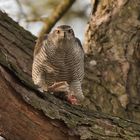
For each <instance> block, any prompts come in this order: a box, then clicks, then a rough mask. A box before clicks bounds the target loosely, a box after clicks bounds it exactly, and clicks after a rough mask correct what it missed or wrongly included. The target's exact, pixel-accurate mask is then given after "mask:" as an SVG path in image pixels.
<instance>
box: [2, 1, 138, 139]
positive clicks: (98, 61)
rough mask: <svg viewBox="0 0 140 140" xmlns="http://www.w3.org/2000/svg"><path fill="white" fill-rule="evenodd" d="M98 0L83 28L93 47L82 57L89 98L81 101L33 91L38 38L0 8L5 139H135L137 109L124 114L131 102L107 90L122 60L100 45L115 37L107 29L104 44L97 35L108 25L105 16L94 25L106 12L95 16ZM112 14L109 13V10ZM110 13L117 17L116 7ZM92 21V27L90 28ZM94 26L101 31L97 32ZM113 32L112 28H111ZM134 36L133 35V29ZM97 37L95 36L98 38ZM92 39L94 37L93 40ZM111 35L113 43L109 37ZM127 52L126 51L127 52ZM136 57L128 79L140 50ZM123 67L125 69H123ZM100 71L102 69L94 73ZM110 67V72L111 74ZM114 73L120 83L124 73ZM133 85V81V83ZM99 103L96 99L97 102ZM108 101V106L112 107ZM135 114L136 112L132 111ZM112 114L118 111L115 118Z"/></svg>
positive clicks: (134, 73) (86, 93) (87, 42)
mask: <svg viewBox="0 0 140 140" xmlns="http://www.w3.org/2000/svg"><path fill="white" fill-rule="evenodd" d="M112 3H113V2H112ZM101 4H102V3H100V2H99V3H95V5H96V6H97V8H95V10H93V15H92V17H94V18H91V20H90V22H89V29H90V30H89V29H88V30H87V40H88V39H90V40H88V41H86V44H87V45H86V47H87V48H91V49H92V50H95V51H94V52H92V51H90V49H87V50H88V52H89V56H88V57H86V64H85V69H86V73H85V81H84V84H83V87H84V91H85V95H86V97H87V101H86V103H85V106H74V105H70V104H68V103H67V102H65V101H62V100H61V99H59V98H57V97H55V96H54V95H51V94H49V93H45V94H41V93H40V92H39V91H37V90H36V87H35V86H34V85H33V83H32V80H31V66H32V54H33V46H34V45H35V39H36V38H35V37H34V36H33V35H31V34H30V33H29V32H27V31H25V30H24V29H23V28H22V27H20V26H19V25H18V24H17V23H15V22H14V21H13V20H12V19H11V18H9V17H8V16H7V15H6V14H5V13H2V12H0V135H1V136H3V137H5V138H6V139H8V140H19V139H20V140H25V139H26V140H50V139H52V140H78V139H91V140H95V139H96V140H97V139H98V140H123V139H126V140H129V139H130V140H139V138H140V124H139V123H138V115H137V114H138V111H137V110H134V109H133V110H134V111H135V112H132V111H131V113H133V114H130V115H132V119H134V118H135V120H133V121H132V120H130V119H128V118H127V116H126V114H127V113H128V112H129V113H130V111H129V110H130V109H131V108H132V106H131V103H132V101H131V102H130V101H129V104H130V105H129V106H130V107H129V108H128V104H127V105H122V104H121V103H119V101H120V100H118V98H117V97H119V96H116V94H115V93H110V88H112V87H111V86H110V84H111V82H112V81H108V80H110V79H111V80H112V76H114V73H115V72H118V70H117V69H119V68H120V64H119V62H120V61H119V60H114V59H113V60H114V61H113V60H112V59H111V58H110V59H109V58H108V57H109V55H107V54H106V47H105V48H104V46H103V45H107V44H106V43H108V44H112V43H115V40H114V39H113V37H112V38H111V37H110V34H107V33H106V35H105V36H102V37H106V36H107V37H108V38H109V37H110V38H109V39H110V40H108V42H106V43H105V44H104V43H102V42H101V40H100V39H101V37H100V36H99V35H101V34H102V32H103V31H104V29H105V27H106V26H107V25H108V24H107V23H106V20H105V21H104V20H103V21H102V22H101V24H100V25H99V24H98V25H99V26H98V25H96V22H95V21H94V22H93V21H92V20H94V19H95V18H96V16H97V17H98V18H99V19H100V18H101V19H102V16H104V15H102V16H99V15H98V14H99V13H98V12H99V9H98V8H99V7H100V6H101ZM127 4H129V3H126V4H125V5H122V6H124V9H125V7H126V6H127ZM111 6H112V5H110V7H111ZM130 6H131V5H130ZM100 9H102V8H100ZM104 9H105V8H104ZM119 10H120V9H119ZM104 14H107V13H104ZM111 14H113V11H112V13H111ZM114 15H116V16H117V11H116V13H114ZM114 15H113V16H114ZM113 16H112V18H113ZM116 18H117V17H116ZM118 18H119V17H118ZM103 19H104V18H103ZM111 20H112V19H111ZM116 21H117V20H116ZM110 22H111V21H110ZM94 24H95V25H94ZM133 25H134V24H133ZM93 26H95V27H94V28H91V27H93ZM100 26H101V27H100ZM102 26H104V28H102ZM108 26H109V25H108ZM108 26H107V27H106V28H110V30H112V28H113V27H112V26H111V25H110V26H109V27H108ZM99 27H100V28H99ZM97 29H98V30H99V32H96V30H97ZM100 30H101V31H100ZM110 30H108V31H110ZM90 31H91V32H90ZM112 31H114V32H115V30H112ZM132 31H133V30H132ZM132 31H131V32H132ZM91 33H92V34H91ZM93 34H94V36H93ZM121 34H122V33H121ZM116 36H117V35H116ZM133 36H137V35H136V34H135V35H133ZM97 37H99V38H98V39H97ZM118 37H119V38H118V41H120V40H121V37H120V35H119V36H118ZM93 38H95V39H94V40H93ZM134 38H135V37H134ZM112 39H113V41H114V42H112ZM119 39H120V40H119ZM132 40H133V39H132ZM116 41H117V40H116ZM133 43H134V41H133ZM97 44H98V45H97ZM117 44H118V43H117ZM96 45H97V46H96ZM100 45H101V46H102V49H101V50H102V51H101V50H100V47H101V46H100ZM113 47H114V48H116V47H117V46H116V45H115V44H114V45H113V46H112V49H113ZM119 47H120V46H119ZM127 47H128V46H127ZM131 47H132V49H133V47H136V46H131ZM122 48H123V46H122ZM104 49H105V50H104ZM109 49H111V48H109ZM116 49H117V48H116ZM99 50H100V51H99ZM103 52H104V53H103ZM136 53H137V52H136ZM129 54H130V52H128V56H129ZM130 55H131V54H130ZM107 56H108V57H107ZM114 57H115V56H113V55H112V58H114ZM134 58H135V59H133V61H134V62H135V63H134V62H133V69H132V70H131V71H130V72H129V73H130V75H129V77H132V78H133V75H135V76H136V72H138V71H136V70H137V69H136V68H137V67H136V66H138V65H137V63H138V62H137V63H136V60H138V54H137V55H135V57H134ZM106 59H107V61H106ZM131 59H132V58H131ZM117 61H118V63H117ZM128 63H130V62H128ZM122 64H123V63H122ZM129 65H130V64H129ZM134 66H135V67H134ZM121 67H122V68H123V67H124V68H125V63H124V66H123V65H121ZM99 70H100V71H99ZM107 70H108V71H107ZM111 70H112V71H111ZM113 70H114V71H113ZM124 70H126V68H125V69H124ZM98 71H99V72H100V73H98ZM110 71H111V72H112V73H111V74H112V75H111V76H110ZM101 72H103V73H101ZM124 72H125V71H124ZM102 74H104V75H102ZM120 74H121V73H120ZM124 76H125V75H124ZM127 76H128V75H126V77H127ZM113 78H114V81H117V82H118V81H119V78H122V77H120V75H118V77H116V75H115V77H113ZM115 78H118V79H115ZM137 78H138V77H137ZM128 81H129V80H127V82H128ZM122 82H123V81H122ZM128 83H129V82H128ZM131 83H132V85H133V84H134V80H132V81H131ZM116 85H117V84H116ZM134 85H135V86H136V84H134ZM130 87H131V86H130ZM130 87H129V88H130ZM129 88H128V89H129ZM112 89H114V88H112ZM120 89H121V88H120ZM120 92H121V90H120ZM89 93H90V94H89ZM121 93H122V92H121ZM121 93H120V94H121ZM125 95H126V94H125ZM101 97H102V98H101ZM104 98H105V99H106V100H105V99H104ZM129 98H130V97H129ZM137 100H138V98H137ZM97 102H98V104H96V103H97ZM117 103H119V106H117ZM133 104H134V103H133ZM133 104H132V105H133ZM135 105H137V103H135ZM110 106H112V107H111V109H110ZM116 107H117V110H116ZM124 107H125V108H127V110H126V109H124ZM107 109H108V110H107ZM136 109H137V108H136ZM95 110H96V111H95ZM116 111H117V113H118V112H119V114H116ZM136 111H137V112H136ZM108 113H110V115H108ZM134 113H135V114H136V115H134ZM111 114H113V115H116V116H117V115H118V117H115V116H113V115H111ZM122 114H125V115H122Z"/></svg>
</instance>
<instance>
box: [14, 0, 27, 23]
mask: <svg viewBox="0 0 140 140" xmlns="http://www.w3.org/2000/svg"><path fill="white" fill-rule="evenodd" d="M15 2H16V3H17V5H18V7H19V10H20V14H21V15H22V16H23V17H24V18H25V19H27V15H26V14H25V13H24V10H23V8H22V5H21V3H20V1H19V0H15ZM20 14H18V15H19V16H18V22H19V21H20V17H21V16H20Z"/></svg>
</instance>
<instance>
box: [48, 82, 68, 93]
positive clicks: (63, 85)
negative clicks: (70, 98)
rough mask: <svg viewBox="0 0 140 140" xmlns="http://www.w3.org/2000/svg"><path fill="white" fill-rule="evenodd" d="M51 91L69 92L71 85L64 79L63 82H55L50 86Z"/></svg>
mask: <svg viewBox="0 0 140 140" xmlns="http://www.w3.org/2000/svg"><path fill="white" fill-rule="evenodd" d="M48 90H49V91H52V92H65V93H68V92H69V85H68V83H67V82H66V81H62V82H55V83H54V84H53V85H51V86H49V87H48Z"/></svg>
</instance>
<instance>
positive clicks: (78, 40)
mask: <svg viewBox="0 0 140 140" xmlns="http://www.w3.org/2000/svg"><path fill="white" fill-rule="evenodd" d="M76 41H77V43H78V45H79V46H80V47H81V49H82V51H83V52H84V49H83V46H82V44H81V41H80V39H78V38H76Z"/></svg>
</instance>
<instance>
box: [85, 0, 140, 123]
mask: <svg viewBox="0 0 140 140" xmlns="http://www.w3.org/2000/svg"><path fill="white" fill-rule="evenodd" d="M85 50H86V53H87V54H88V58H87V61H86V66H85V67H86V76H85V88H86V89H87V87H88V90H86V91H85V93H86V95H87V97H89V96H90V98H89V102H88V107H89V108H90V109H93V110H98V111H101V112H104V113H108V114H113V115H115V116H119V117H122V118H125V119H131V120H133V121H135V122H137V123H140V1H139V0H124V1H122V0H101V1H99V0H95V1H93V10H92V15H91V18H90V21H89V24H88V27H87V31H86V38H85ZM89 83H90V85H89Z"/></svg>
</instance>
